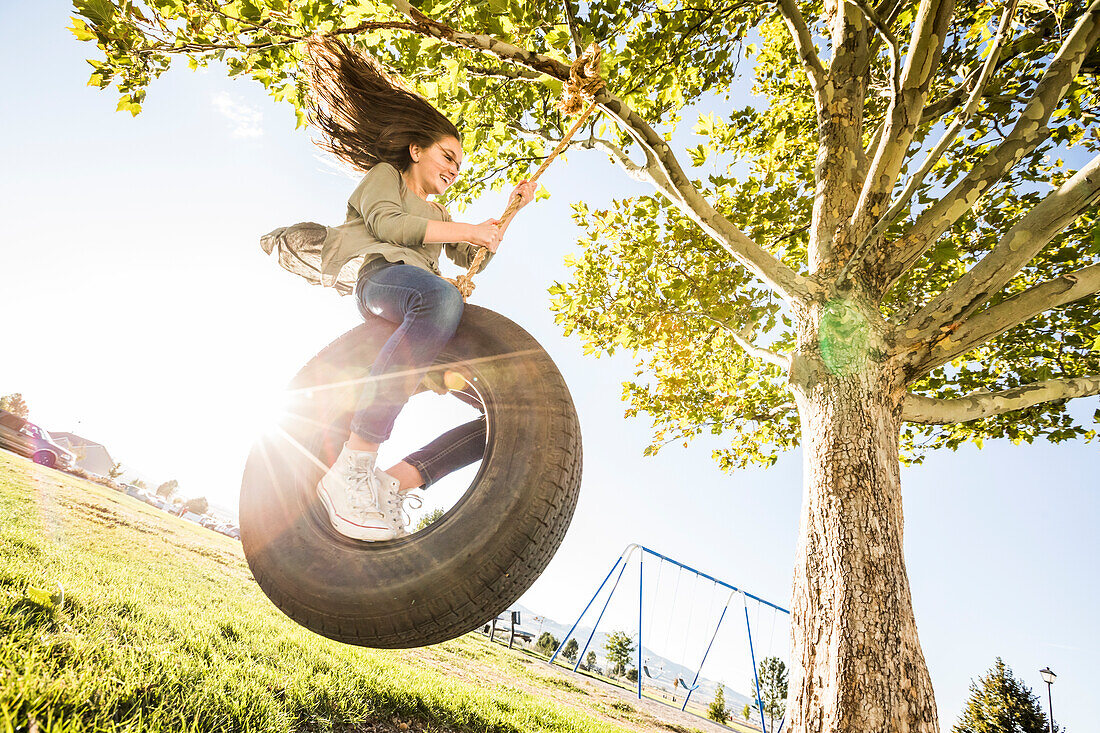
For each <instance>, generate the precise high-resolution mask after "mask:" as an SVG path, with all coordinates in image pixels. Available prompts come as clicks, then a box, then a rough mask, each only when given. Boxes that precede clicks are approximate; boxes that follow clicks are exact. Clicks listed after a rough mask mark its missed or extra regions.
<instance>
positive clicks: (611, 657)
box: [603, 631, 634, 676]
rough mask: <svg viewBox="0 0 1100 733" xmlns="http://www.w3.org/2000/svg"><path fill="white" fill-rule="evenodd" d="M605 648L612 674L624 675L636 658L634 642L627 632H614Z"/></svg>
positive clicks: (608, 638)
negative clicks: (632, 660)
mask: <svg viewBox="0 0 1100 733" xmlns="http://www.w3.org/2000/svg"><path fill="white" fill-rule="evenodd" d="M603 648H604V649H605V650H606V651H607V663H608V664H610V665H611V670H610V671H611V674H612V675H613V676H614V675H622V674H624V673H625V672H626V668H627V666H628V665H629V664H630V661H631V659H632V658H633V657H634V640H633V639H631V638H630V635H629V634H627V633H626V632H625V631H615V632H612V634H611V636H609V637H607V641H606V642H604V645H603Z"/></svg>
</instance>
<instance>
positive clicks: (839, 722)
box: [788, 326, 939, 733]
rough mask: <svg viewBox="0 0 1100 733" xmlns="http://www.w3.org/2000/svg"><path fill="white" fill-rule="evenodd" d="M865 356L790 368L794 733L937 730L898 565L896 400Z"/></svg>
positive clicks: (887, 377) (886, 375)
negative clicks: (795, 495)
mask: <svg viewBox="0 0 1100 733" xmlns="http://www.w3.org/2000/svg"><path fill="white" fill-rule="evenodd" d="M822 328H824V326H823V327H822ZM815 340H816V339H815ZM849 341H850V340H849ZM860 341H861V339H855V342H857V343H858V342H860ZM863 343H867V340H863ZM802 353H810V352H808V351H806V350H804V351H803V352H802ZM821 353H822V355H824V356H826V360H828V354H827V351H826V349H824V348H822V349H821ZM865 353H866V356H865V357H864V358H858V357H859V355H858V354H857V355H855V356H856V358H854V359H852V360H848V361H846V362H843V363H836V362H835V360H834V361H830V363H829V364H827V365H826V364H824V363H820V362H819V363H817V364H816V366H813V367H806V366H805V363H804V365H803V367H802V368H801V369H799V367H798V366H796V367H795V368H794V369H792V382H795V384H794V385H793V386H794V391H795V394H796V400H797V402H798V409H799V414H800V417H801V422H802V450H803V455H804V459H803V461H804V468H803V471H804V479H803V480H804V493H803V505H802V518H801V528H800V532H799V544H798V550H797V556H796V560H795V573H794V590H793V596H792V614H793V618H792V624H791V637H792V638H791V641H792V656H791V661H792V665H791V668H792V675H793V676H792V680H791V685H790V701H789V708H788V711H789V712H788V715H789V716H790V722H791V728H790V730H791V731H792V733H856V732H859V733H880V732H882V733H917V732H919V733H938V731H939V720H938V717H937V713H936V702H935V697H934V695H933V691H932V683H931V680H930V678H929V675H928V668H927V665H926V664H925V660H924V655H923V653H922V652H921V648H920V643H919V641H918V639H917V627H916V621H915V619H914V617H913V608H912V602H911V599H910V593H909V580H908V576H907V574H906V570H905V561H904V558H903V555H902V501H901V477H900V467H899V462H898V444H899V428H900V413H901V410H900V401H901V399H902V397H903V394H904V390H903V389H902V382H901V379H900V377H899V376H898V375H896V374H894V373H891V369H890V368H889V367H888V366H887V365H886V364H884V363H881V362H879V361H876V360H875V359H874V358H873V354H874V353H875V350H874V348H867V349H866V351H865ZM811 360H812V361H816V360H815V359H813V357H811ZM796 377H797V379H796Z"/></svg>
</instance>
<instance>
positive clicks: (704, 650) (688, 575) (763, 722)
mask: <svg viewBox="0 0 1100 733" xmlns="http://www.w3.org/2000/svg"><path fill="white" fill-rule="evenodd" d="M635 560H636V562H635ZM628 568H630V569H631V573H630V575H627V570H628ZM634 569H636V573H637V575H636V580H637V584H638V591H637V606H636V608H634V609H631V608H629V607H628V604H629V603H630V601H629V597H630V596H631V595H632V590H627V591H626V592H625V593H619V594H618V596H616V591H618V590H619V589H620V587H625V588H630V587H631V585H632V582H633V581H630V580H629V579H630V578H632V577H634V572H635V571H634ZM653 570H656V573H655V575H656V579H655V580H654V578H653V575H654V572H653ZM666 570H670V571H672V572H674V573H675V579H674V580H673V579H672V578H671V577H669V578H666V577H665V575H666ZM624 575H626V577H627V578H628V582H627V584H626V585H625V586H624V585H623V583H622V581H623V578H624ZM613 577H614V580H612V578H613ZM670 585H671V587H672V592H671V593H669V591H668V587H669V586H670ZM616 598H617V600H616V604H617V605H613V604H612V600H613V599H616ZM601 599H602V603H597V601H600V600H601ZM737 601H740V605H741V606H742V607H743V611H744V619H745V623H744V626H743V627H742V626H740V624H737V623H731V622H730V619H732V618H734V617H735V616H736V615H737V614H736V613H731V611H736V606H737V605H738V604H737ZM597 607H598V611H596V610H595V609H596V608H597ZM609 609H611V611H612V613H611V614H610V615H609V613H608V612H609ZM590 611H592V612H593V614H594V615H595V620H594V621H590V623H591V624H592V628H591V631H590V632H589V633H588V637H587V640H586V641H585V642H584V644H583V645H582V648H581V651H580V653H579V654H578V655H577V659H576V663H575V664H573V671H574V672H576V671H578V669H579V668H580V664H581V661H582V660H583V659H584V658H585V654H586V652H587V651H588V649H589V647H590V646H591V644H592V641H593V639H594V638H595V636H596V633H597V630H598V629H599V628H600V625H601V623H604V624H605V625H606V624H607V620H609V619H612V617H614V618H613V620H612V623H615V624H620V625H621V624H623V623H624V622H625V623H629V624H631V625H633V626H634V627H635V633H634V635H633V640H634V643H635V644H636V645H637V646H636V649H635V654H636V665H637V669H638V670H639V674H638V677H637V687H636V692H637V696H638V698H639V699H641V698H642V697H643V694H644V692H645V690H644V687H645V686H649V687H650V688H651V689H657V690H660V691H661V692H665V693H671V696H672V700H673V703H674V704H675V706H676V707H679V708H680V710H684V711H687V710H688V704H689V702H691V699H692V696H693V695H694V694H696V693H697V692H698V691H699V690H700V688H701V687H703V684H704V678H703V677H702V673H703V669H704V666H705V665H707V664H708V663H709V664H710V665H711V667H710V669H714V670H715V672H712V673H711V674H712V675H715V676H726V677H727V678H732V680H733V683H734V684H733V685H730V684H725V683H723V684H724V686H725V687H726V689H728V690H731V691H733V690H736V689H737V683H739V682H744V681H747V680H750V679H751V680H752V688H753V689H752V690H751V693H752V695H751V697H752V700H753V702H755V707H756V710H757V712H758V714H759V715H760V727H761V729H762V731H763V732H764V733H781V731H782V729H783V723H784V720H783V718H782V716H779V720H778V725H776V721H774V720H772V721H770V724H769V720H768V718H767V716H765V715H764V713H763V712H761V711H764V710H765V705H764V700H763V692H762V689H761V680H760V678H759V675H758V667H757V662H758V660H762V659H764V658H766V657H769V656H780V655H779V654H776V653H775V651H774V650H775V647H776V643H775V642H776V639H775V634H776V628H777V626H780V627H785V626H786V624H787V622H788V619H789V616H790V612H789V611H787V610H786V609H784V608H781V607H780V606H777V605H776V604H774V603H771V602H770V601H766V600H764V599H763V598H760V597H758V596H755V595H753V594H751V593H748V592H746V591H744V590H742V589H740V588H737V587H735V586H733V585H731V584H729V583H726V582H725V581H722V580H719V579H718V578H715V577H714V576H711V575H708V574H707V573H704V572H702V571H700V570H696V569H695V568H692V567H690V566H688V565H686V564H684V563H682V562H679V561H677V560H673V559H672V558H670V557H667V556H666V555H662V554H661V553H658V552H655V551H654V550H651V549H649V548H648V547H643V546H642V545H638V544H631V545H628V546H627V547H626V549H625V550H623V552H622V554H621V555H620V556H619V557H618V559H616V561H615V563H614V565H612V567H611V570H609V571H608V573H607V575H606V576H605V577H604V579H603V582H601V583H600V585H599V587H598V588H597V589H596V592H595V593H594V594H593V595H592V598H591V599H590V600H589V601H588V603H587V605H585V607H584V610H583V611H581V613H580V615H579V616H578V617H577V620H576V622H575V623H574V624H573V626H572V628H571V629H570V630H569V633H567V634H566V635H565V636H564V637H563V639H562V643H561V644H560V645H559V647H558V649H557V651H555V652H554V655H553V656H552V657H551V658H550V663H551V664H554V663H555V662H557V659H558V655H559V654H560V653H561V650H562V649H563V648H564V646H565V643H566V642H567V641H568V640H569V639H570V638H573V634H574V633H575V632H576V630H577V628H578V627H579V626H580V625H581V623H582V621H584V620H585V618H586V617H587V616H588V615H589V612H590ZM616 614H617V615H616ZM769 615H770V624H769V623H768V622H769V619H768V616H769ZM677 629H679V630H680V632H682V633H680V632H677V633H674V632H676V631H677ZM738 629H742V631H740V632H738ZM662 639H663V641H662ZM785 641H786V634H782V637H781V642H780V643H781V645H783V646H784V648H785ZM645 642H649V643H651V644H654V645H657V644H660V646H659V647H658V648H657V649H656V650H655V651H650V650H643V643H645ZM677 652H678V653H677ZM658 655H661V656H662V657H664V661H661V662H660V663H659V664H658V663H655V660H654V658H655V657H656V656H658ZM782 656H785V654H784V655H782ZM676 658H679V660H680V661H679V662H677V661H675V659H676ZM669 659H672V660H673V661H669ZM689 663H690V666H689ZM750 670H751V672H750ZM700 694H702V693H700ZM681 695H682V698H680V700H677V697H678V696H681ZM647 696H648V697H652V698H654V699H657V700H658V701H660V702H664V703H665V704H668V703H667V702H665V699H664V696H663V695H661V696H654V695H647ZM677 703H678V704H677Z"/></svg>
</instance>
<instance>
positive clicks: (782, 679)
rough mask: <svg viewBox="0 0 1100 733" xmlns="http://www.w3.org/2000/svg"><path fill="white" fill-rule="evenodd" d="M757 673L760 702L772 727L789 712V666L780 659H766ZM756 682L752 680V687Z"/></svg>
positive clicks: (760, 664)
mask: <svg viewBox="0 0 1100 733" xmlns="http://www.w3.org/2000/svg"><path fill="white" fill-rule="evenodd" d="M756 672H757V675H758V676H759V678H760V702H761V703H763V705H764V715H766V716H768V722H769V727H772V726H774V724H775V721H777V720H779V719H780V718H782V717H783V713H784V712H786V710H787V665H786V664H784V663H783V660H782V659H780V658H779V657H764V658H763V659H761V660H760V663H759V664H758V665H757V668H756ZM755 682H756V680H751V682H750V686H755Z"/></svg>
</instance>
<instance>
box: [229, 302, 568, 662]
mask: <svg viewBox="0 0 1100 733" xmlns="http://www.w3.org/2000/svg"><path fill="white" fill-rule="evenodd" d="M396 327H397V326H396V324H393V323H390V322H389V321H385V320H383V319H381V318H371V319H370V320H368V321H367V322H366V323H364V324H363V325H361V326H358V327H357V328H354V329H352V330H351V331H349V332H347V333H346V334H344V335H343V336H341V337H340V338H338V339H337V340H336V341H334V342H333V343H332V344H330V345H329V346H328V347H326V348H325V349H324V350H323V351H321V353H320V354H318V355H317V356H316V357H315V358H314V359H312V360H311V361H310V362H309V363H308V364H306V366H305V367H303V369H302V370H301V372H299V374H298V376H297V377H295V379H294V380H293V381H292V383H291V385H290V389H289V396H290V399H291V403H290V404H289V405H288V406H287V409H286V410H285V411H284V417H283V419H282V421H281V423H280V425H279V427H278V429H277V430H275V431H272V432H270V433H269V434H267V435H265V436H263V437H262V438H261V440H260V441H259V442H257V444H256V445H255V447H254V448H253V449H252V452H251V454H250V455H249V458H248V463H247V464H246V466H245V472H244V480H243V483H242V487H241V500H240V501H241V503H240V507H241V509H240V517H241V541H242V543H243V546H244V552H245V556H246V558H247V559H248V565H249V567H250V568H251V570H252V573H253V575H254V576H255V578H256V582H257V583H259V585H260V588H261V589H262V590H263V591H264V593H266V594H267V596H268V597H269V598H270V599H271V600H272V602H273V603H274V604H275V605H276V606H278V607H279V609H280V610H282V611H283V612H284V613H286V614H287V615H288V616H290V617H291V618H292V619H294V620H295V621H297V622H298V623H300V624H302V625H303V626H305V627H306V628H308V629H310V630H312V631H314V632H316V633H318V634H322V635H324V636H327V637H329V638H331V639H335V640H337V641H342V642H345V643H348V644H358V645H361V646H370V647H377V648H404V647H413V646H423V645H426V644H434V643H437V642H440V641H444V640H446V639H450V638H453V637H455V636H458V635H460V634H463V633H466V632H468V631H472V630H473V629H476V628H478V627H479V626H481V625H482V624H484V623H486V622H487V621H488V620H489V619H492V618H495V617H496V616H497V615H498V614H500V613H501V612H502V611H504V610H505V609H507V608H508V607H509V606H511V605H512V604H513V603H514V602H515V601H516V600H517V599H518V598H519V597H520V596H521V595H522V594H523V592H524V591H525V590H526V589H527V588H528V587H529V586H530V585H531V583H533V582H534V580H535V578H537V577H538V575H539V573H541V572H542V570H543V569H544V568H545V567H546V565H547V563H549V562H550V558H551V557H553V555H554V552H555V551H556V550H557V548H558V546H559V545H560V544H561V540H562V538H563V537H564V536H565V531H566V529H567V528H568V526H569V521H570V519H571V518H572V515H573V509H574V507H575V506H576V503H577V495H578V493H579V490H580V471H581V439H580V427H579V424H578V421H577V415H576V412H575V410H574V408H573V401H572V399H571V398H570V396H569V391H568V389H566V386H565V382H564V380H563V379H562V377H561V375H560V373H559V372H558V370H557V368H556V367H555V366H554V363H553V362H552V361H551V359H550V357H549V356H548V355H547V354H546V352H545V351H544V350H543V349H542V348H541V347H540V346H539V344H538V342H536V341H535V339H534V338H532V337H531V336H530V335H529V334H528V333H527V332H526V331H524V330H523V329H522V328H520V327H519V326H518V325H516V324H515V323H513V322H512V321H510V320H508V319H507V318H505V317H504V316H502V315H500V314H498V313H494V312H493V311H490V310H488V309H485V308H480V307H478V306H476V305H467V306H466V310H465V311H464V313H463V316H462V321H461V323H460V324H459V328H458V332H457V333H456V334H455V336H454V338H453V339H452V340H451V342H450V343H449V344H448V346H447V347H446V348H445V349H444V351H443V352H442V353H441V354H440V356H439V359H438V361H437V366H435V367H433V370H436V371H438V372H444V371H446V372H449V374H447V378H446V380H443V379H442V378H440V379H438V380H436V381H439V382H443V381H446V382H448V383H450V384H454V385H456V386H457V385H458V384H460V383H461V385H462V387H461V388H460V389H453V390H452V391H451V394H452V395H454V396H456V397H458V398H460V399H473V400H475V401H476V403H477V404H479V405H480V406H481V409H482V410H483V411H484V412H485V417H486V423H487V430H488V436H487V441H486V448H485V455H484V457H483V458H482V461H481V465H480V467H479V470H478V473H477V476H476V477H475V478H474V480H473V482H472V484H471V486H470V488H469V489H468V490H467V491H466V493H465V494H463V495H462V496H461V497H460V498H459V499H458V501H457V502H456V503H455V504H454V506H452V507H451V508H450V510H449V511H447V512H446V513H445V514H444V515H443V517H442V518H441V519H439V520H437V521H435V522H433V523H432V524H430V525H428V526H427V527H426V528H424V529H422V530H420V531H418V532H414V533H413V534H410V535H407V536H405V537H400V538H398V539H394V540H389V541H386V542H359V541H358V540H353V539H349V538H347V537H344V536H343V535H341V534H339V533H337V532H336V531H335V530H334V529H333V528H332V525H331V524H330V523H329V521H328V517H327V515H326V514H325V512H324V510H323V508H322V507H321V505H320V501H319V500H318V499H317V492H316V490H315V487H316V485H317V481H318V479H319V478H320V477H321V476H322V475H323V474H324V472H325V471H326V470H327V469H328V466H329V465H331V464H332V462H333V460H335V458H336V455H337V454H338V453H339V452H340V448H341V446H342V445H343V443H344V441H345V440H347V436H348V430H349V427H348V426H349V425H350V422H351V417H352V414H353V413H354V411H355V407H356V404H357V402H358V399H359V394H360V392H361V391H362V387H363V384H364V382H365V381H366V380H367V379H368V378H369V376H368V375H369V371H370V366H371V363H372V362H373V361H374V359H375V355H376V354H377V353H378V350H379V349H381V347H382V345H383V344H384V343H385V342H386V339H387V338H389V335H390V334H391V333H392V332H393V329H395V328H396ZM534 446H537V447H538V449H537V450H533V447H534Z"/></svg>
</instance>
